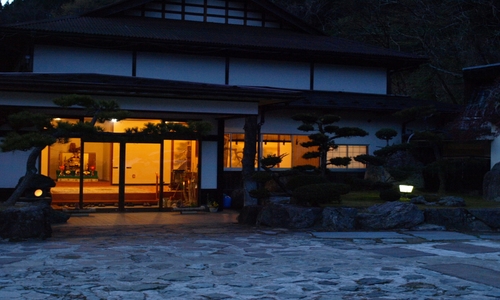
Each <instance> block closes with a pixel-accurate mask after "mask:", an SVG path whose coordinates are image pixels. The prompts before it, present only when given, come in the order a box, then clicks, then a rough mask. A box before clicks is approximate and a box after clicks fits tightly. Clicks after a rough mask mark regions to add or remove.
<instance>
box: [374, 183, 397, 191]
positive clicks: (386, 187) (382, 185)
mask: <svg viewBox="0 0 500 300" xmlns="http://www.w3.org/2000/svg"><path fill="white" fill-rule="evenodd" d="M392 188H394V184H392V183H390V182H382V181H377V182H374V183H373V185H372V189H374V190H379V191H384V190H389V189H392Z"/></svg>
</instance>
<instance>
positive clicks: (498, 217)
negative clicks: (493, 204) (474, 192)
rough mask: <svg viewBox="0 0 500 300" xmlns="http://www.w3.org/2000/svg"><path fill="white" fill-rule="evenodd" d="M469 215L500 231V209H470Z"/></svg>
mask: <svg viewBox="0 0 500 300" xmlns="http://www.w3.org/2000/svg"><path fill="white" fill-rule="evenodd" d="M469 213H470V214H471V215H472V216H474V217H475V218H476V219H477V220H480V221H481V222H483V223H484V224H486V225H487V226H489V227H491V228H493V229H500V209H485V208H483V209H479V208H478V209H469Z"/></svg>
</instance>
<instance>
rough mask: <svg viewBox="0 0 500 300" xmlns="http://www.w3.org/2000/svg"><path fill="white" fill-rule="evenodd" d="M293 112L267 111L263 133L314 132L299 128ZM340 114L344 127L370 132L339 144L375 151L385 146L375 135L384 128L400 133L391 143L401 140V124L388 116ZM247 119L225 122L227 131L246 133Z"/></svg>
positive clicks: (341, 141) (338, 142)
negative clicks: (366, 147)
mask: <svg viewBox="0 0 500 300" xmlns="http://www.w3.org/2000/svg"><path fill="white" fill-rule="evenodd" d="M294 114H295V113H292V112H267V113H266V118H265V123H264V124H263V125H262V128H261V133H262V134H296V135H308V134H310V133H313V132H309V133H308V132H304V131H300V130H298V129H297V127H299V126H300V125H301V122H299V121H294V120H292V118H291V117H292V115H294ZM338 115H339V116H340V117H341V118H342V119H341V121H340V122H338V123H336V125H338V126H342V127H359V128H361V129H364V130H365V131H367V132H368V135H367V136H365V137H352V138H340V139H336V140H335V141H336V143H337V144H343V145H368V152H369V154H373V151H375V150H378V149H380V148H382V147H385V145H386V143H385V141H384V140H380V139H378V138H377V137H376V136H375V133H376V132H377V131H378V130H380V129H382V128H393V129H394V130H396V131H397V132H398V135H397V136H396V137H395V138H394V139H393V140H392V141H391V143H400V142H401V124H399V123H398V122H395V121H391V120H389V119H388V118H387V117H381V116H377V115H376V114H370V113H348V112H340V113H338ZM244 124H245V120H244V119H243V118H241V119H231V120H227V121H226V122H225V132H226V133H244V129H243V126H244Z"/></svg>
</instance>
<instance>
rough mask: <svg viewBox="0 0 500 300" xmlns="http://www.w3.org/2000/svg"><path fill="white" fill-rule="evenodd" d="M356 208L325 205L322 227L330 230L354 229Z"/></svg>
mask: <svg viewBox="0 0 500 300" xmlns="http://www.w3.org/2000/svg"><path fill="white" fill-rule="evenodd" d="M357 214H358V210H357V209H355V208H348V207H338V208H337V207H326V208H325V209H323V214H322V215H323V222H322V226H323V228H326V229H329V230H332V231H346V230H354V229H355V226H356V216H357Z"/></svg>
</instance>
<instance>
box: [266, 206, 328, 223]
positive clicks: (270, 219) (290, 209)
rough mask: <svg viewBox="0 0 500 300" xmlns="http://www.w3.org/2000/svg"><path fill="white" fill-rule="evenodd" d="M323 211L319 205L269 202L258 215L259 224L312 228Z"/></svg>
mask: <svg viewBox="0 0 500 300" xmlns="http://www.w3.org/2000/svg"><path fill="white" fill-rule="evenodd" d="M321 211H322V209H321V208H319V207H301V206H296V205H282V204H269V205H266V206H264V207H263V208H262V211H261V212H260V213H259V215H258V216H257V226H261V225H262V226H269V227H282V228H293V229H301V228H310V227H313V226H315V225H316V224H317V223H318V220H319V219H320V216H321Z"/></svg>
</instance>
